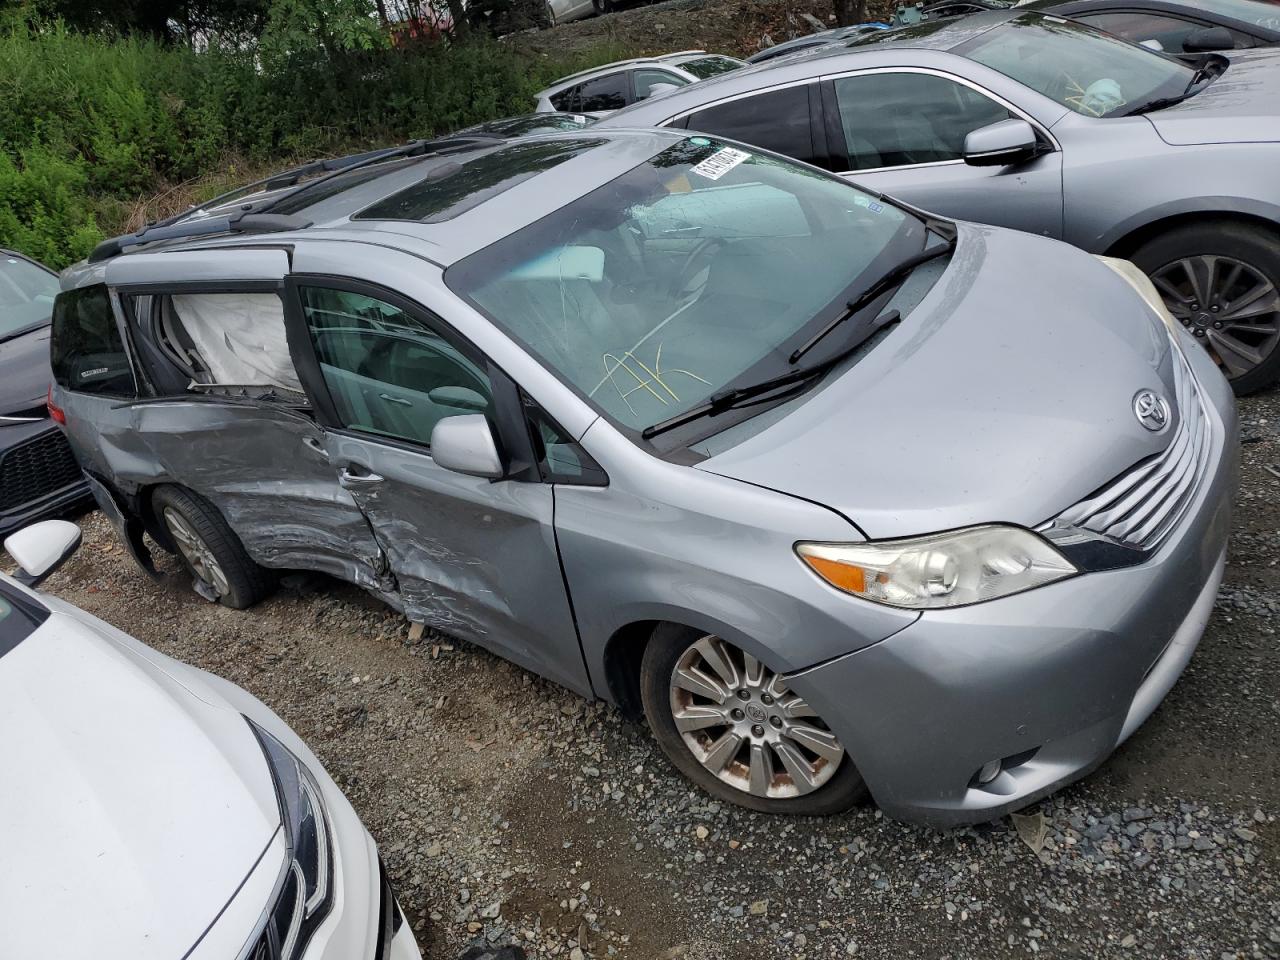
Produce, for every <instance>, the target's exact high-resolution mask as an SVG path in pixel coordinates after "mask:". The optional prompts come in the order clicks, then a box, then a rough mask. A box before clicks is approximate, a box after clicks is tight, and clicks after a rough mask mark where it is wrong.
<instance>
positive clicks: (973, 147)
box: [964, 119, 1040, 167]
mask: <svg viewBox="0 0 1280 960" xmlns="http://www.w3.org/2000/svg"><path fill="white" fill-rule="evenodd" d="M1039 153H1040V138H1039V137H1037V136H1036V131H1035V128H1034V127H1032V126H1031V124H1029V123H1027V121H1025V120H1017V119H1010V120H1001V121H999V122H997V123H992V124H988V125H987V126H985V127H979V128H978V129H977V130H970V131H969V135H968V136H967V137H965V138H964V162H965V163H967V164H969V166H971V167H1003V166H1008V165H1009V164H1011V163H1021V162H1022V161H1024V160H1031V159H1032V158H1034V157H1036V156H1038V155H1039Z"/></svg>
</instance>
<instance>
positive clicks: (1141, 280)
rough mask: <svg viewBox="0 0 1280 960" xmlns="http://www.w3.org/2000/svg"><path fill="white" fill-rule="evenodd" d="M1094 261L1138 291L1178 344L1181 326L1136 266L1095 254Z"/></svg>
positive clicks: (1158, 292)
mask: <svg viewBox="0 0 1280 960" xmlns="http://www.w3.org/2000/svg"><path fill="white" fill-rule="evenodd" d="M1094 259H1096V260H1098V261H1099V262H1101V263H1105V264H1106V265H1107V266H1108V267H1110V268H1111V269H1112V270H1114V271H1115V272H1116V273H1118V274H1120V276H1122V277H1124V279H1125V280H1127V281H1129V286H1131V287H1133V289H1135V290H1137V291H1138V294H1139V295H1140V296H1141V297H1142V299H1143V300H1145V301H1146V302H1147V306H1149V307H1150V308H1151V309H1152V310H1154V311H1155V312H1156V315H1157V316H1158V317H1159V318H1160V319H1161V320H1163V321H1164V324H1165V326H1166V327H1168V328H1169V332H1170V333H1172V334H1173V335H1174V337H1173V342H1174V343H1177V342H1178V337H1177V333H1178V331H1179V330H1181V329H1182V324H1180V323H1178V321H1177V320H1175V319H1174V318H1173V314H1171V313H1170V312H1169V308H1168V307H1167V306H1165V302H1164V298H1163V297H1161V296H1160V291H1159V290H1157V289H1156V285H1155V284H1154V283H1152V282H1151V278H1150V277H1148V276H1147V275H1146V274H1145V273H1143V272H1142V271H1141V270H1140V269H1138V266H1137V264H1135V263H1131V262H1130V261H1128V260H1120V259H1118V258H1116V257H1100V256H1097V255H1096V254H1095V256H1094Z"/></svg>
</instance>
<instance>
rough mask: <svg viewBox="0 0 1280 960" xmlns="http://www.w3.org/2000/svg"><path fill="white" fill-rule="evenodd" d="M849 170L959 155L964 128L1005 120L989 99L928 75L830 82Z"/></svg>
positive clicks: (869, 76) (937, 160)
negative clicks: (833, 86) (842, 133)
mask: <svg viewBox="0 0 1280 960" xmlns="http://www.w3.org/2000/svg"><path fill="white" fill-rule="evenodd" d="M835 90H836V102H837V103H838V104H839V108H840V126H841V128H842V129H843V130H844V139H845V147H846V149H847V150H848V153H849V169H850V170H872V169H875V168H877V167H900V166H907V165H910V164H916V163H940V162H943V161H948V160H960V159H963V157H964V139H965V137H966V136H968V135H969V133H970V131H973V130H977V129H978V128H979V127H985V126H987V125H988V124H991V123H997V122H998V121H1000V120H1007V119H1009V116H1010V114H1009V111H1008V110H1006V109H1005V108H1004V107H1002V106H1000V104H998V103H996V102H995V101H994V100H992V99H991V98H990V97H987V96H984V95H983V94H981V93H978V91H976V90H974V89H972V88H971V87H967V86H965V85H964V84H962V83H956V82H955V81H954V80H948V79H947V78H946V77H939V76H935V75H933V74H928V73H870V74H862V75H855V76H850V77H840V78H838V79H837V80H836V81H835Z"/></svg>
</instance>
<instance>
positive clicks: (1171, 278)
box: [1133, 222, 1280, 395]
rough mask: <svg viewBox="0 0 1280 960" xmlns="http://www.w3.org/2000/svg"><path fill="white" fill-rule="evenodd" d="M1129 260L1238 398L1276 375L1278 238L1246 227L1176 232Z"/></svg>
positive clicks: (1279, 365) (1279, 355) (1279, 359)
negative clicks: (1206, 353)
mask: <svg viewBox="0 0 1280 960" xmlns="http://www.w3.org/2000/svg"><path fill="white" fill-rule="evenodd" d="M1133 261H1134V263H1136V264H1137V265H1138V266H1139V267H1141V268H1142V270H1143V271H1144V272H1145V273H1146V274H1147V275H1148V276H1150V277H1151V280H1152V282H1153V283H1154V284H1155V285H1156V289H1158V290H1159V291H1160V295H1161V296H1162V297H1163V298H1164V302H1165V304H1166V305H1167V306H1168V307H1169V312H1170V313H1172V314H1173V316H1174V317H1175V318H1176V319H1177V320H1178V322H1179V323H1181V324H1182V325H1183V326H1184V327H1186V328H1187V329H1188V330H1190V331H1191V332H1192V333H1193V334H1194V335H1195V337H1196V339H1198V340H1199V341H1200V342H1201V343H1202V344H1204V346H1205V349H1207V350H1208V351H1209V353H1210V355H1211V356H1212V357H1213V359H1214V361H1215V362H1216V363H1217V364H1218V366H1220V367H1221V368H1222V372H1223V373H1224V374H1226V376H1227V379H1228V380H1230V381H1231V387H1232V389H1233V390H1235V392H1236V393H1237V394H1240V395H1244V394H1247V393H1252V392H1253V391H1255V390H1258V389H1261V388H1262V387H1265V386H1268V385H1270V384H1272V383H1274V382H1275V381H1276V380H1277V378H1280V237H1277V236H1276V235H1275V234H1274V233H1272V232H1269V231H1267V230H1264V229H1261V228H1259V227H1253V226H1250V225H1248V224H1241V223H1230V222H1218V223H1206V224H1194V225H1190V226H1186V227H1179V228H1177V229H1174V230H1170V231H1169V232H1168V233H1165V234H1162V235H1161V236H1159V237H1157V238H1156V239H1154V240H1152V241H1150V242H1149V243H1146V244H1144V245H1143V246H1142V247H1141V248H1140V249H1139V250H1138V251H1137V252H1136V253H1134V255H1133Z"/></svg>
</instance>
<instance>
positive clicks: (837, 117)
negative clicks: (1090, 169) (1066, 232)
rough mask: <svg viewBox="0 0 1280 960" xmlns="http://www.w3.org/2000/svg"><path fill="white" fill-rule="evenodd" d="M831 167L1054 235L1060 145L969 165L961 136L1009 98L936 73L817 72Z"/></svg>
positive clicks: (932, 206)
mask: <svg viewBox="0 0 1280 960" xmlns="http://www.w3.org/2000/svg"><path fill="white" fill-rule="evenodd" d="M823 105H824V113H825V114H826V116H827V135H828V140H829V142H830V144H831V147H832V150H833V155H834V156H836V157H838V154H839V151H840V150H841V148H843V150H844V153H845V156H844V157H843V158H840V159H838V160H837V163H836V169H837V170H838V171H840V172H841V173H842V175H843V176H845V177H847V178H848V179H849V180H852V181H853V182H854V183H857V184H858V185H859V186H863V187H866V188H868V189H870V190H876V191H879V192H880V193H884V194H887V195H888V196H890V197H897V198H899V199H901V200H905V201H906V202H908V203H911V204H914V205H916V206H918V207H920V208H921V209H923V210H928V211H930V212H932V213H937V214H940V215H942V216H945V217H954V218H956V219H959V220H973V221H976V222H978V223H993V224H996V225H998V226H1002V227H1012V228H1014V229H1016V230H1025V231H1027V232H1029V233H1038V234H1041V235H1042V236H1046V237H1054V238H1059V239H1060V238H1061V237H1062V154H1061V153H1059V152H1057V151H1056V150H1055V151H1053V152H1050V153H1046V154H1044V155H1042V156H1040V157H1037V158H1036V159H1034V160H1031V161H1028V162H1026V163H1019V164H1014V165H1012V166H1003V167H972V166H969V165H968V164H966V163H965V162H964V140H965V137H966V136H967V135H968V134H969V133H970V132H971V131H973V130H976V129H978V128H979V127H984V126H987V125H988V124H992V123H996V122H998V121H1000V120H1008V119H1009V118H1010V117H1016V116H1018V114H1015V113H1013V112H1012V111H1010V110H1009V108H1008V107H1006V106H1004V105H1003V104H1001V103H999V102H997V101H996V100H994V99H993V98H991V97H989V96H987V95H986V94H985V93H983V92H980V91H978V90H976V89H974V88H973V87H971V86H969V85H968V84H966V83H961V82H960V81H958V80H956V79H953V78H951V77H948V76H943V75H941V74H936V73H929V72H919V71H909V70H887V71H880V70H876V71H870V72H863V73H854V74H847V75H845V76H841V77H835V78H834V79H830V80H826V81H824V82H823Z"/></svg>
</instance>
